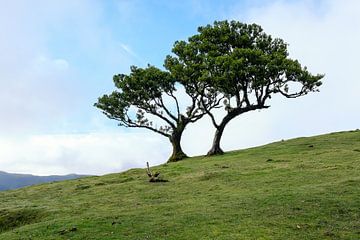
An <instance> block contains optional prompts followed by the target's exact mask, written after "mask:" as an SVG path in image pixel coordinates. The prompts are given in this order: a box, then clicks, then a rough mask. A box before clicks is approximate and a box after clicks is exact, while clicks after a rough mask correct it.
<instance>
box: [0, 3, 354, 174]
mask: <svg viewBox="0 0 360 240" xmlns="http://www.w3.org/2000/svg"><path fill="white" fill-rule="evenodd" d="M359 12H360V1H357V0H303V1H300V0H287V1H286V0H279V1H276V0H275V1H270V0H255V1H250V0H237V1H234V0H223V1H211V0H208V1H205V0H182V1H166V0H109V1H100V0H98V1H95V0H93V1H92V0H77V1H72V0H53V1H46V0H33V1H27V0H4V1H1V2H0V36H1V37H0V85H1V87H0V170H2V171H8V172H17V173H32V174H37V175H49V174H68V173H80V174H99V175H101V174H107V173H113V172H120V171H124V170H127V169H129V168H136V167H145V164H146V162H149V163H150V165H157V164H161V163H164V162H166V160H167V158H168V157H169V155H170V153H171V144H170V142H169V141H168V139H166V138H164V137H163V136H160V135H157V134H155V133H153V132H149V131H146V130H140V129H126V128H123V127H119V126H117V123H116V122H115V121H113V120H110V119H107V118H106V116H105V115H103V114H102V113H101V112H100V111H99V110H98V109H96V108H95V107H93V104H94V103H95V102H96V101H97V98H98V97H100V96H102V95H103V94H106V93H110V92H111V91H113V90H114V87H113V82H112V76H113V75H114V74H118V73H128V72H129V68H130V66H131V65H136V66H140V67H145V66H146V65H147V64H148V63H150V64H151V65H155V66H157V67H159V68H161V67H162V65H163V60H164V58H165V56H166V55H168V54H170V52H171V48H172V45H173V43H174V42H175V41H176V40H186V39H187V38H188V37H190V36H191V35H194V34H196V30H197V27H198V26H202V25H207V24H211V23H213V22H214V21H215V20H238V21H241V22H246V23H257V24H260V25H261V26H262V27H263V29H264V31H265V32H266V33H268V34H270V35H272V36H273V37H279V38H282V39H284V40H285V41H286V42H287V43H288V44H289V48H288V49H289V53H290V57H291V58H294V59H298V60H299V61H300V62H301V63H302V64H303V65H305V66H307V67H308V69H309V70H310V71H311V72H312V73H314V74H316V73H323V74H325V77H324V79H323V85H322V86H321V88H320V92H319V93H312V94H309V95H307V96H305V97H301V98H297V99H285V98H282V97H275V98H273V99H272V100H271V102H270V105H271V108H269V109H266V110H261V111H254V112H250V113H247V114H244V115H241V116H239V117H238V118H237V119H235V120H233V121H232V122H230V123H229V125H228V126H227V128H226V129H225V132H224V136H223V139H222V143H221V144H222V147H223V149H224V150H234V149H242V148H248V147H253V146H257V145H262V144H266V143H270V142H273V141H278V140H281V139H289V138H294V137H301V136H312V135H318V134H324V133H329V132H334V131H344V130H352V129H357V128H360V111H359V110H360V101H359V96H360V95H359V92H360V81H359V74H358V71H359V67H360V61H359V56H360V45H359V43H360V14H358V13H359ZM213 134H214V129H213V127H212V125H211V122H210V120H209V119H208V118H203V119H202V120H201V121H199V122H197V123H195V124H192V125H190V126H189V127H187V128H186V131H185V132H184V137H183V139H182V145H183V149H184V151H185V152H186V153H187V154H188V155H190V156H196V155H203V154H205V153H206V152H207V150H209V148H210V146H211V141H212V137H213Z"/></svg>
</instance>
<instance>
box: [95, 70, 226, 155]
mask: <svg viewBox="0 0 360 240" xmlns="http://www.w3.org/2000/svg"><path fill="white" fill-rule="evenodd" d="M130 70H131V73H130V74H129V75H126V74H118V75H115V76H114V77H113V80H114V83H115V86H116V88H117V90H115V91H113V92H112V93H111V94H109V95H104V96H102V97H100V98H99V99H98V102H97V103H95V106H96V107H98V108H99V109H101V110H102V111H103V113H104V114H105V115H106V116H107V117H109V118H110V119H114V120H117V121H118V122H119V125H121V126H125V127H130V128H145V129H148V130H151V131H153V132H156V133H158V134H161V135H163V136H165V137H167V138H168V139H169V140H170V142H171V143H172V146H173V153H172V155H171V157H170V158H169V161H178V160H181V159H183V158H185V157H187V156H186V154H185V153H184V152H183V150H182V148H181V136H182V133H183V131H184V129H185V127H186V126H187V125H188V124H189V123H192V122H195V121H197V120H199V119H200V118H201V117H203V116H204V115H205V114H206V112H207V111H210V110H211V109H212V108H214V107H216V106H218V105H219V104H220V102H219V101H212V100H211V99H210V98H209V99H208V100H207V101H206V102H204V101H200V94H199V93H198V92H197V91H195V90H194V89H193V88H192V85H189V84H186V83H185V84H183V87H184V91H185V93H186V95H187V96H188V97H189V98H190V99H191V100H190V104H189V105H188V106H187V107H186V109H181V104H180V102H179V98H178V97H177V96H176V91H177V88H176V84H177V81H176V79H175V78H174V77H173V76H172V75H171V74H170V73H169V72H166V71H162V70H160V69H158V68H156V67H154V66H148V67H147V68H138V67H135V66H132V67H131V69H130ZM182 100H183V99H182ZM205 109H206V110H205Z"/></svg>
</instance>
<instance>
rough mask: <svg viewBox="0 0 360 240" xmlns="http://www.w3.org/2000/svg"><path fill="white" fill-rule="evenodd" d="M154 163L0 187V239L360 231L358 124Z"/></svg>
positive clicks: (336, 235) (320, 235) (316, 235)
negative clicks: (156, 175)
mask: <svg viewBox="0 0 360 240" xmlns="http://www.w3.org/2000/svg"><path fill="white" fill-rule="evenodd" d="M99 161H106V159H99ZM145 161H146V160H144V165H145ZM154 169H156V170H158V171H160V172H161V175H163V177H164V178H165V179H167V180H169V182H165V183H149V182H148V179H147V176H146V175H145V170H144V169H133V170H130V171H127V172H125V173H121V174H111V175H107V176H103V177H88V178H84V179H78V180H70V181H64V182H57V183H51V184H43V185H39V186H33V187H27V188H23V189H18V190H12V191H5V192H1V193H0V200H1V201H0V239H6V240H11V239H132V240H133V239H144V240H145V239H155V240H157V239H360V131H352V132H342V133H333V134H328V135H322V136H317V137H311V138H298V139H293V140H289V141H281V142H276V143H272V144H269V145H266V146H261V147H257V148H252V149H246V150H241V151H234V152H229V153H226V154H225V155H223V156H219V157H211V158H204V157H196V158H190V159H187V160H185V161H182V162H178V163H171V164H167V165H166V164H165V165H161V166H158V167H156V168H154Z"/></svg>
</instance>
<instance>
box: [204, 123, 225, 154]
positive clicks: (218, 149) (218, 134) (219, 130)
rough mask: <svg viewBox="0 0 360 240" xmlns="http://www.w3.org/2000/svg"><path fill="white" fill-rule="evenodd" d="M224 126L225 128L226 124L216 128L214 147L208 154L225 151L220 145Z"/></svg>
mask: <svg viewBox="0 0 360 240" xmlns="http://www.w3.org/2000/svg"><path fill="white" fill-rule="evenodd" d="M224 128H225V125H220V126H219V128H217V129H216V131H215V135H214V139H213V143H212V147H211V149H210V150H209V151H208V153H207V156H212V155H220V154H223V153H224V151H223V150H222V149H221V147H220V140H221V136H222V134H223V132H224Z"/></svg>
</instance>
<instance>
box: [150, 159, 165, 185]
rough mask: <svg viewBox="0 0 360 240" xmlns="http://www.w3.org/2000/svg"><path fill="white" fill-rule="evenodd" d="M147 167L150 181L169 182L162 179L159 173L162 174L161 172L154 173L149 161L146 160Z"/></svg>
mask: <svg viewBox="0 0 360 240" xmlns="http://www.w3.org/2000/svg"><path fill="white" fill-rule="evenodd" d="M146 167H147V168H146V174H147V175H148V177H149V182H168V180H165V179H161V178H160V177H159V175H160V173H159V172H155V173H154V174H153V173H152V172H151V170H150V166H149V162H146Z"/></svg>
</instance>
